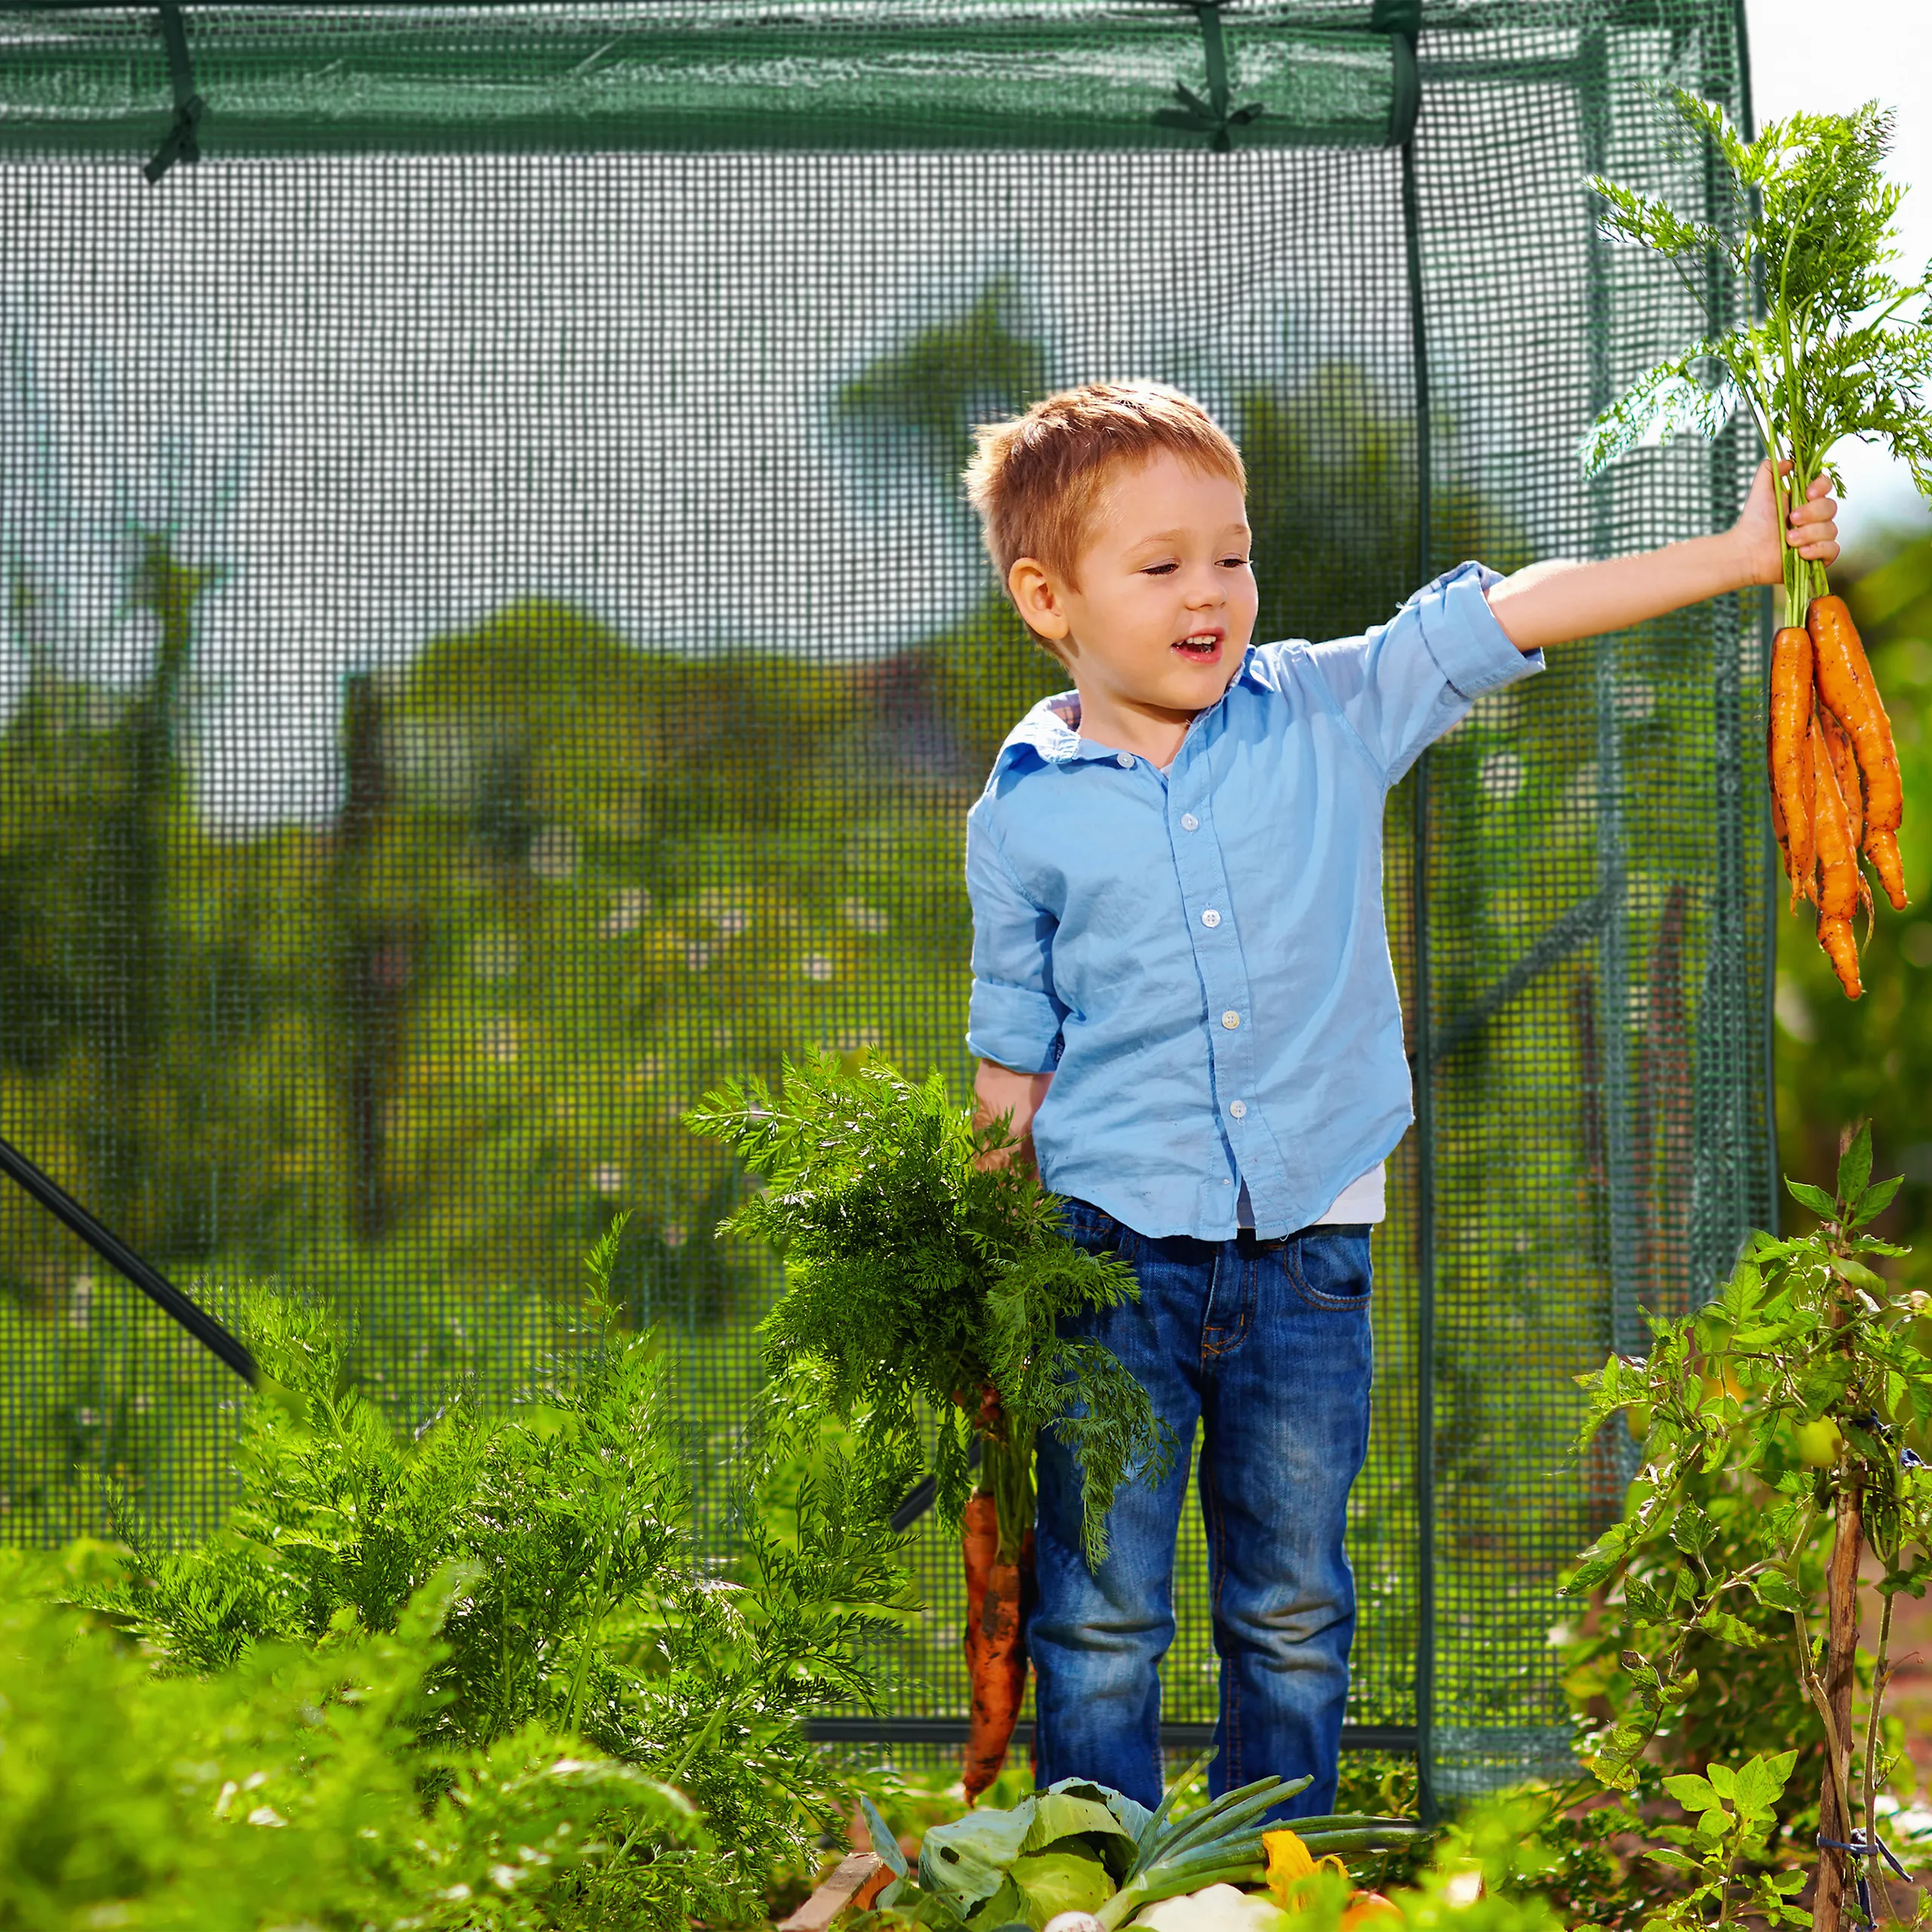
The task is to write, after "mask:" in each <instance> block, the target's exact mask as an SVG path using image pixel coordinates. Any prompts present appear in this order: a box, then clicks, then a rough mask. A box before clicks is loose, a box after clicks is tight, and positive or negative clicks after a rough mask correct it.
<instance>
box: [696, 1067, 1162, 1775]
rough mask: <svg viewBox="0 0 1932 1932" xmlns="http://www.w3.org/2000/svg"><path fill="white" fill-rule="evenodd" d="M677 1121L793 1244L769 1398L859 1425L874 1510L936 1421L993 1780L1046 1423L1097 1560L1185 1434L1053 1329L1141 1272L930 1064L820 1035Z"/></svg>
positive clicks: (1008, 1720) (755, 1210)
mask: <svg viewBox="0 0 1932 1932" xmlns="http://www.w3.org/2000/svg"><path fill="white" fill-rule="evenodd" d="M686 1124H688V1126H690V1127H691V1128H692V1129H693V1130H694V1131H695V1132H697V1133H699V1134H705V1135H707V1136H709V1137H711V1138H712V1139H714V1140H722V1141H724V1143H727V1145H728V1146H731V1148H732V1149H734V1152H736V1153H737V1155H738V1157H739V1158H740V1160H742V1161H743V1162H744V1163H745V1164H746V1166H747V1167H748V1168H751V1169H752V1171H753V1172H754V1173H755V1174H758V1175H759V1176H760V1177H762V1179H763V1180H764V1183H765V1186H764V1191H763V1192H760V1193H757V1194H755V1195H752V1197H751V1198H749V1200H748V1201H746V1203H745V1204H743V1206H742V1207H740V1208H739V1209H738V1211H737V1212H736V1213H735V1214H733V1215H732V1216H731V1218H730V1219H729V1220H728V1221H726V1222H725V1223H724V1228H725V1229H727V1230H728V1231H729V1232H733V1233H736V1234H741V1235H749V1236H750V1237H752V1238H754V1239H757V1240H761V1241H765V1242H767V1243H768V1244H770V1245H771V1247H774V1248H775V1249H776V1250H777V1251H778V1252H779V1253H780V1254H782V1255H783V1257H784V1260H785V1275H786V1287H785V1292H784V1294H782V1295H781V1296H780V1297H779V1299H778V1300H777V1303H776V1304H775V1305H774V1307H773V1309H772V1310H771V1313H770V1314H769V1315H768V1316H767V1317H766V1318H765V1321H764V1340H765V1358H766V1366H767V1368H768V1371H769V1372H770V1374H771V1378H772V1399H774V1400H775V1401H780V1402H781V1403H785V1404H792V1405H795V1407H798V1408H802V1410H803V1411H805V1412H807V1413H810V1412H812V1411H817V1412H818V1413H820V1414H830V1415H833V1416H835V1417H838V1420H840V1421H841V1422H843V1423H846V1424H848V1426H850V1427H851V1429H852V1432H853V1435H854V1438H855V1445H856V1447H857V1475H858V1477H859V1479H860V1483H861V1484H862V1485H863V1490H864V1491H866V1492H869V1493H867V1494H862V1495H861V1496H860V1497H859V1499H858V1500H859V1501H860V1505H861V1508H862V1509H863V1511H864V1512H865V1513H867V1514H869V1515H873V1516H875V1517H878V1518H883V1517H884V1515H886V1514H887V1513H888V1512H889V1511H890V1510H891V1509H892V1507H893V1506H894V1504H895V1503H897V1502H898V1500H899V1499H900V1497H901V1496H902V1495H903V1494H904V1493H905V1491H906V1490H907V1489H909V1487H911V1486H912V1483H913V1482H914V1481H915V1480H916V1479H917V1478H918V1476H919V1475H921V1472H923V1471H924V1468H925V1466H926V1460H927V1442H928V1435H929V1432H931V1438H932V1440H933V1441H934V1449H933V1452H932V1468H933V1473H934V1477H935V1478H936V1479H937V1503H938V1507H939V1511H940V1515H941V1516H942V1517H943V1518H945V1519H946V1520H947V1521H949V1522H951V1523H953V1524H961V1522H962V1518H963V1541H964V1556H965V1562H966V1571H967V1584H968V1627H967V1634H966V1654H967V1657H968V1661H969V1663H970V1666H971V1675H972V1683H973V1725H972V1736H971V1741H970V1742H969V1744H968V1754H967V1755H968V1762H967V1766H966V1772H967V1783H968V1790H969V1794H970V1793H971V1792H974V1791H977V1790H978V1789H983V1788H984V1786H986V1784H988V1783H990V1782H991V1781H992V1778H993V1777H994V1776H995V1774H996V1773H997V1772H998V1769H999V1766H1000V1764H1001V1762H1002V1761H1003V1760H1004V1756H1005V1752H1006V1746H1007V1741H1008V1738H1009V1737H1011V1734H1012V1730H1013V1725H1014V1719H1015V1718H1017V1717H1018V1715H1019V1713H1020V1698H1021V1696H1022V1694H1023V1690H1024V1688H1025V1684H1026V1655H1025V1651H1024V1650H1023V1635H1022V1631H1021V1627H1020V1597H1021V1592H1022V1588H1023V1575H1024V1572H1025V1570H1026V1566H1027V1564H1028V1563H1029V1561H1030V1558H1031V1555H1032V1548H1031V1546H1032V1522H1033V1479H1032V1461H1033V1444H1034V1440H1035V1437H1036V1436H1037V1435H1038V1432H1039V1431H1040V1430H1041V1429H1053V1430H1054V1432H1056V1433H1057V1435H1059V1436H1060V1438H1061V1440H1062V1441H1064V1442H1065V1443H1066V1444H1067V1446H1068V1447H1069V1448H1070V1449H1071V1450H1072V1451H1073V1452H1074V1454H1075V1457H1077V1459H1078V1461H1079V1463H1080V1466H1081V1471H1082V1477H1083V1484H1084V1488H1083V1499H1082V1500H1083V1503H1084V1515H1083V1520H1082V1524H1081V1542H1082V1545H1083V1547H1084V1550H1085V1552H1086V1555H1087V1558H1088V1561H1089V1562H1091V1563H1094V1564H1098V1563H1099V1562H1100V1560H1101V1558H1103V1556H1104V1555H1105V1554H1106V1518H1107V1512H1108V1511H1109V1509H1110V1508H1111V1507H1112V1503H1113V1499H1114V1492H1115V1490H1117V1489H1118V1487H1120V1485H1121V1484H1122V1483H1123V1482H1124V1481H1128V1480H1129V1479H1131V1478H1140V1479H1142V1480H1145V1481H1149V1482H1158V1481H1159V1480H1161V1478H1162V1477H1163V1476H1164V1475H1165V1473H1166V1472H1167V1470H1168V1469H1169V1468H1170V1467H1171V1466H1172V1459H1173V1457H1174V1453H1175V1448H1176V1444H1175V1441H1174V1434H1173V1432H1172V1431H1171V1429H1169V1428H1168V1426H1167V1425H1166V1424H1165V1423H1163V1422H1161V1420H1160V1419H1159V1418H1158V1417H1156V1416H1155V1413H1154V1408H1153V1404H1152V1401H1150V1400H1149V1397H1148V1395H1147V1392H1146V1389H1143V1387H1142V1386H1140V1383H1138V1382H1137V1381H1136V1380H1134V1377H1132V1376H1131V1375H1130V1374H1128V1372H1127V1371H1126V1370H1125V1369H1124V1368H1123V1367H1121V1364H1119V1362H1118V1361H1116V1360H1115V1358H1114V1356H1113V1355H1112V1353H1111V1352H1109V1350H1108V1349H1106V1347H1105V1346H1104V1345H1103V1344H1102V1343H1098V1342H1094V1341H1084V1340H1063V1339H1062V1337H1060V1334H1059V1333H1058V1332H1057V1324H1058V1322H1059V1321H1060V1317H1061V1316H1063V1315H1072V1314H1075V1313H1078V1312H1079V1311H1081V1310H1082V1309H1091V1308H1108V1307H1112V1306H1117V1305H1118V1303H1121V1302H1122V1301H1125V1300H1131V1299H1133V1298H1134V1297H1135V1296H1137V1294H1138V1293H1139V1290H1138V1287H1137V1284H1136V1283H1135V1281H1134V1276H1133V1274H1132V1272H1131V1270H1130V1269H1128V1268H1127V1267H1126V1266H1125V1265H1124V1263H1121V1262H1120V1261H1118V1260H1115V1258H1114V1257H1112V1256H1104V1257H1103V1256H1096V1255H1091V1254H1087V1253H1086V1252H1085V1251H1084V1250H1082V1249H1081V1248H1079V1247H1075V1245H1074V1244H1073V1242H1072V1241H1071V1240H1069V1238H1068V1237H1067V1236H1066V1234H1065V1233H1064V1232H1063V1230H1062V1229H1061V1226H1060V1203H1059V1201H1058V1200H1057V1198H1056V1197H1055V1196H1054V1195H1051V1194H1048V1193H1047V1192H1045V1191H1044V1189H1041V1186H1040V1184H1039V1183H1038V1181H1037V1180H1035V1179H1034V1177H1032V1174H1030V1173H1029V1172H1028V1171H1026V1170H1024V1169H1023V1168H1021V1167H1020V1165H1019V1164H1017V1163H1002V1162H999V1161H989V1160H988V1159H987V1158H986V1156H987V1155H989V1154H994V1153H996V1152H998V1150H999V1149H1001V1147H1003V1146H1005V1145H1006V1144H1007V1143H1008V1140H1009V1138H1010V1137H1008V1135H1006V1134H1004V1132H1003V1131H1002V1130H1001V1129H1000V1128H998V1127H995V1128H987V1129H985V1130H983V1131H980V1132H979V1133H977V1134H976V1133H975V1132H974V1128H973V1126H972V1123H971V1115H969V1113H968V1111H967V1110H966V1109H964V1108H962V1107H956V1106H954V1105H953V1104H952V1102H951V1101H950V1100H949V1099H948V1097H947V1095H946V1083H945V1081H944V1080H943V1078H942V1077H941V1076H940V1075H939V1074H937V1073H934V1074H932V1075H929V1076H928V1078H927V1079H926V1080H925V1081H923V1082H922V1083H920V1084H916V1085H915V1084H914V1083H913V1082H912V1081H909V1080H907V1079H906V1078H903V1076H902V1075H900V1074H899V1073H897V1072H895V1071H894V1069H892V1068H891V1067H890V1066H887V1065H885V1064H884V1063H882V1062H880V1061H876V1060H874V1061H870V1062H867V1063H863V1064H861V1065H860V1066H857V1068H856V1069H852V1068H848V1067H846V1066H844V1065H842V1064H841V1062H840V1060H838V1058H837V1057H835V1056H833V1055H832V1054H814V1055H812V1056H811V1057H809V1058H808V1059H807V1060H804V1062H803V1063H801V1064H798V1065H794V1064H792V1063H789V1062H788V1063H786V1068H785V1076H784V1081H783V1089H782V1093H781V1094H774V1093H772V1091H771V1090H770V1089H769V1088H767V1087H766V1086H765V1085H764V1084H763V1083H762V1082H761V1081H756V1080H752V1081H746V1082H745V1083H744V1084H743V1085H742V1086H740V1085H736V1084H734V1085H731V1086H728V1087H725V1088H721V1090H720V1091H718V1092H716V1093H714V1094H707V1095H706V1097H705V1098H704V1100H703V1101H702V1102H701V1103H700V1105H699V1106H697V1108H696V1109H694V1110H693V1112H691V1113H690V1114H689V1115H687V1116H686ZM976 1437H977V1446H978V1448H979V1451H980V1468H979V1485H978V1488H977V1491H974V1483H973V1476H972V1472H971V1460H970V1457H969V1450H970V1449H971V1447H973V1445H974V1438H976Z"/></svg>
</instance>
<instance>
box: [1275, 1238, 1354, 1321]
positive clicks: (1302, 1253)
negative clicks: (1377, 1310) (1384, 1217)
mask: <svg viewBox="0 0 1932 1932" xmlns="http://www.w3.org/2000/svg"><path fill="white" fill-rule="evenodd" d="M1288 1279H1289V1280H1290V1281H1292V1282H1293V1283H1294V1287H1295V1292H1296V1293H1297V1294H1299V1295H1300V1297H1301V1298H1302V1300H1303V1301H1305V1302H1306V1303H1308V1305H1309V1306H1310V1307H1311V1308H1335V1309H1361V1308H1366V1307H1367V1306H1368V1298H1369V1292H1370V1291H1371V1288H1372V1287H1374V1279H1375V1276H1374V1268H1373V1266H1372V1265H1371V1262H1370V1260H1369V1249H1368V1230H1367V1228H1365V1227H1363V1228H1356V1227H1346V1228H1343V1227H1336V1228H1331V1229H1324V1230H1322V1231H1321V1232H1318V1233H1313V1234H1305V1235H1300V1236H1298V1237H1297V1238H1296V1239H1295V1240H1294V1241H1291V1242H1290V1243H1289V1244H1288Z"/></svg>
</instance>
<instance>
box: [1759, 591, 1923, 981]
mask: <svg viewBox="0 0 1932 1932" xmlns="http://www.w3.org/2000/svg"><path fill="white" fill-rule="evenodd" d="M1767 739H1768V741H1769V754H1770V776H1771V822H1772V824H1773V826H1774V828H1775V829H1776V830H1777V838H1778V849H1779V851H1780V852H1782V853H1783V855H1784V869H1785V872H1786V875H1788V876H1789V878H1790V880H1791V904H1792V910H1793V911H1794V912H1795V911H1796V910H1797V909H1798V900H1800V899H1801V898H1804V899H1808V900H1810V902H1811V903H1812V904H1813V905H1814V906H1816V907H1817V909H1818V943H1819V944H1820V946H1823V948H1824V949H1825V951H1826V954H1827V955H1829V958H1830V960H1831V962H1832V968H1833V970H1834V971H1835V972H1836V973H1837V974H1838V983H1839V984H1840V985H1841V986H1843V987H1844V989H1845V992H1846V995H1847V997H1848V998H1852V999H1856V998H1858V996H1859V995H1860V992H1862V991H1863V988H1862V986H1860V983H1859V977H1858V946H1857V940H1856V938H1855V937H1854V934H1853V931H1852V924H1851V921H1852V916H1853V915H1854V913H1856V912H1860V911H1863V912H1865V913H1866V915H1867V917H1868V918H1869V916H1870V914H1871V912H1872V891H1871V888H1870V887H1869V885H1868V884H1866V878H1865V873H1864V871H1863V868H1862V867H1861V866H1860V864H1859V857H1860V854H1861V853H1862V854H1863V856H1864V857H1865V858H1866V859H1867V860H1869V862H1870V863H1871V866H1872V870H1873V871H1874V872H1876V873H1877V875H1878V883H1879V884H1880V885H1881V887H1882V888H1884V894H1885V897H1887V899H1888V900H1890V901H1891V903H1892V906H1893V908H1894V910H1895V911H1898V912H1903V910H1904V909H1905V906H1906V891H1905V876H1904V872H1903V868H1902V867H1901V866H1900V861H1899V845H1898V831H1899V824H1900V820H1901V819H1902V817H1903V815H1904V810H1905V793H1904V789H1903V786H1902V785H1901V784H1900V779H1899V761H1898V753H1897V751H1896V750H1895V749H1894V746H1893V744H1892V726H1891V720H1890V718H1887V715H1885V705H1884V700H1883V699H1882V698H1881V697H1880V696H1879V695H1878V681H1877V680H1876V679H1875V678H1873V676H1872V667H1871V666H1870V664H1869V663H1867V662H1866V657H1865V648H1864V646H1863V645H1862V644H1861V643H1860V641H1859V636H1858V629H1857V626H1856V625H1855V624H1854V623H1853V622H1852V620H1851V613H1850V611H1848V610H1847V609H1846V608H1845V605H1844V598H1841V597H1832V596H1826V597H1814V598H1812V599H1811V600H1810V606H1809V608H1808V609H1807V611H1806V613H1805V621H1804V623H1802V624H1787V625H1786V626H1784V627H1783V629H1781V630H1780V632H1778V634H1777V637H1776V638H1774V640H1773V642H1772V645H1771V696H1770V718H1769V722H1768V725H1767Z"/></svg>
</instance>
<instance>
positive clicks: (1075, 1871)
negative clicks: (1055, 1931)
mask: <svg viewBox="0 0 1932 1932" xmlns="http://www.w3.org/2000/svg"><path fill="white" fill-rule="evenodd" d="M1012 1876H1013V1881H1014V1884H1017V1886H1018V1887H1020V1895H1021V1897H1023V1900H1025V1902H1026V1913H1025V1916H1026V1918H1027V1920H1028V1921H1029V1923H1030V1924H1032V1925H1033V1926H1034V1927H1035V1928H1038V1927H1041V1926H1044V1924H1046V1922H1047V1921H1048V1919H1050V1918H1054V1916H1056V1915H1057V1914H1059V1913H1060V1912H1094V1911H1096V1910H1097V1909H1099V1908H1100V1906H1102V1905H1103V1904H1104V1903H1106V1901H1107V1900H1109V1899H1110V1898H1112V1897H1113V1895H1114V1881H1113V1880H1112V1878H1110V1877H1109V1875H1108V1874H1107V1869H1106V1866H1103V1865H1102V1864H1101V1863H1099V1861H1098V1860H1095V1859H1093V1858H1090V1857H1082V1856H1081V1855H1080V1854H1078V1853H1074V1852H1067V1851H1041V1852H1035V1853H1034V1854H1032V1856H1030V1857H1025V1858H1020V1859H1017V1860H1014V1866H1013V1872H1012Z"/></svg>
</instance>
